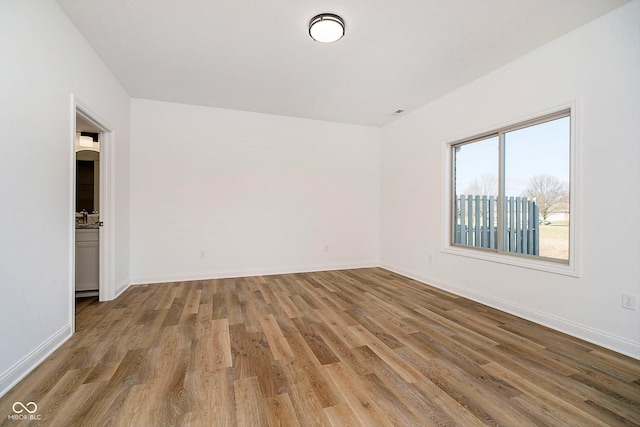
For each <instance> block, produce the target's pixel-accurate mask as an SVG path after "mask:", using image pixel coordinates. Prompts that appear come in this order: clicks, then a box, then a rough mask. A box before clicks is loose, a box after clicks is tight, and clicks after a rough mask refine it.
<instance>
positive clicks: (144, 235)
mask: <svg viewBox="0 0 640 427" xmlns="http://www.w3.org/2000/svg"><path fill="white" fill-rule="evenodd" d="M131 113H132V114H131V126H132V141H133V144H132V150H131V229H132V234H131V237H132V240H131V250H132V278H133V281H134V282H136V283H147V282H160V281H176V280H188V279H198V278H210V277H230V276H243V275H252V274H269V273H281V272H294V271H308V270H319V269H333V268H346V267H358V266H371V265H377V264H378V246H379V245H378V234H379V232H378V226H379V216H378V212H379V177H380V175H379V173H380V163H379V161H380V159H379V144H380V141H379V137H380V129H378V128H372V127H364V126H355V125H345V124H338V123H330V122H323V121H317V120H306V119H299V118H291V117H282V116H275V115H267V114H256V113H248V112H240V111H232V110H224V109H216V108H207V107H196V106H188V105H181V104H171V103H165V102H157V101H147V100H141V99H133V100H132V104H131ZM325 246H328V250H327V251H325ZM201 250H203V251H205V257H204V258H201V257H200V251H201Z"/></svg>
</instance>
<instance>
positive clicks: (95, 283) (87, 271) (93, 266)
mask: <svg viewBox="0 0 640 427" xmlns="http://www.w3.org/2000/svg"><path fill="white" fill-rule="evenodd" d="M99 260H100V232H99V230H98V229H97V228H90V229H76V292H81V291H97V290H98V289H99V279H98V278H99V275H100V262H99Z"/></svg>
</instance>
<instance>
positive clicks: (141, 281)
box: [131, 261, 378, 285]
mask: <svg viewBox="0 0 640 427" xmlns="http://www.w3.org/2000/svg"><path fill="white" fill-rule="evenodd" d="M371 267H378V262H377V261H363V262H358V263H350V264H331V265H322V264H318V265H307V266H297V267H280V268H273V269H270V268H267V269H256V270H238V271H214V272H203V273H195V274H176V275H166V276H151V277H138V278H134V279H132V280H131V284H132V285H146V284H149V283H168V282H188V281H191V280H209V279H230V278H237V277H251V276H272V275H274V274H293V273H310V272H314V271H331V270H347V269H354V268H371Z"/></svg>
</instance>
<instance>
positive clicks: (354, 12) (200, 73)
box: [57, 0, 627, 126]
mask: <svg viewBox="0 0 640 427" xmlns="http://www.w3.org/2000/svg"><path fill="white" fill-rule="evenodd" d="M57 2H58V3H59V4H60V6H61V7H62V9H63V10H64V11H65V12H66V13H67V15H68V16H69V17H70V18H71V20H72V21H73V22H74V24H75V25H76V26H77V27H78V29H79V30H80V32H81V33H82V34H83V35H84V37H85V38H86V39H87V40H88V42H89V43H90V44H91V45H92V46H93V48H94V49H95V50H96V52H97V53H98V55H100V57H101V58H102V59H103V61H104V62H105V63H106V65H107V66H108V67H109V68H110V69H111V71H112V72H113V73H114V75H115V76H116V78H117V79H118V80H119V81H120V82H121V84H122V85H123V86H124V88H125V89H126V90H127V92H128V93H129V95H130V96H132V97H135V98H145V99H153V100H160V101H170V102H176V103H185V104H194V105H205V106H212V107H220V108H229V109H236V110H244V111H254V112H262V113H270V114H280V115H287V116H295V117H305V118H311V119H320V120H330V121H337V122H344V123H353V124H362V125H370V126H383V125H385V124H387V123H389V122H391V121H393V120H394V119H395V118H397V117H398V115H397V114H395V111H396V110H398V109H404V110H405V113H404V114H406V113H407V112H410V111H412V110H414V109H416V108H418V107H420V106H422V105H425V104H427V103H429V102H431V101H433V100H435V99H437V98H439V97H441V96H443V95H445V94H447V93H448V92H451V91H453V90H455V89H457V88H459V87H461V86H463V85H465V84H466V83H469V82H471V81H473V80H475V79H477V78H479V77H480V76H482V75H484V74H486V73H488V72H490V71H492V70H494V69H496V68H498V67H500V66H502V65H504V64H506V63H508V62H510V61H512V60H514V59H515V58H517V57H519V56H522V55H524V54H526V53H527V52H530V51H531V50H533V49H535V48H537V47H539V46H541V45H543V44H546V43H548V42H550V41H552V40H553V39H555V38H557V37H559V36H561V35H563V34H566V33H568V32H569V31H571V30H573V29H575V28H577V27H579V26H581V25H583V24H586V23H587V22H589V21H591V20H593V19H595V18H597V17H599V16H601V15H603V14H605V13H607V12H609V11H611V10H613V9H615V8H617V7H619V6H620V5H622V4H624V3H626V2H627V0H482V1H481V0H394V1H389V0H348V1H346V0H341V1H338V0H329V1H324V2H318V1H311V0H296V1H285V0H263V1H255V0H189V1H184V0H182V1H179V0H109V1H104V0H84V1H82V0H57ZM322 12H331V13H336V14H338V15H340V16H341V17H342V18H343V19H344V20H345V21H346V35H345V36H344V37H343V38H342V39H341V40H339V41H338V42H336V43H333V44H321V43H317V42H314V41H313V40H312V39H311V38H310V37H309V35H308V28H307V25H308V22H309V20H310V19H311V18H312V17H314V16H315V15H317V14H318V13H322ZM549 66H550V67H561V66H562V64H549ZM522 84H527V82H522Z"/></svg>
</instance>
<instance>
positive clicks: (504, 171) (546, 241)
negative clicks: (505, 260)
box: [450, 110, 571, 264]
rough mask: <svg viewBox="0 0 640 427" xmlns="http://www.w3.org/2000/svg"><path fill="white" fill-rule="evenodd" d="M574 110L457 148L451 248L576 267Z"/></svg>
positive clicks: (454, 148) (454, 153) (453, 155)
mask: <svg viewBox="0 0 640 427" xmlns="http://www.w3.org/2000/svg"><path fill="white" fill-rule="evenodd" d="M570 147H571V111H570V110H565V111H561V112H559V113H555V114H552V115H548V116H545V117H541V118H538V119H536V120H530V121H527V122H525V123H520V124H517V125H514V126H509V127H506V128H503V129H498V130H496V131H494V132H490V133H487V134H483V135H480V136H477V137H474V138H470V139H467V140H464V141H461V142H457V143H454V144H451V146H450V149H451V160H452V164H451V171H452V173H451V184H452V185H451V188H452V191H451V214H452V215H451V216H452V218H451V244H452V246H458V247H467V248H473V249H477V250H478V251H485V253H490V252H494V253H500V254H509V255H515V256H520V257H525V258H530V259H543V260H545V261H555V262H559V263H566V264H568V263H569V259H570V258H569V250H570V234H571V224H570V216H569V213H570V203H569V201H570V194H569V188H570V186H569V180H570V154H571V153H570V151H571V150H570Z"/></svg>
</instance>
